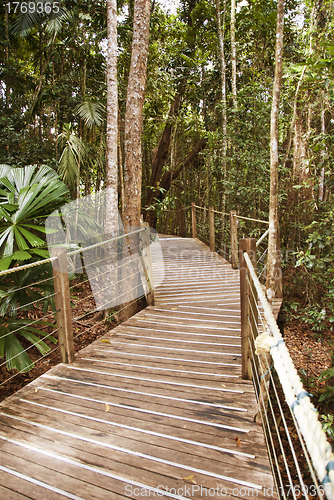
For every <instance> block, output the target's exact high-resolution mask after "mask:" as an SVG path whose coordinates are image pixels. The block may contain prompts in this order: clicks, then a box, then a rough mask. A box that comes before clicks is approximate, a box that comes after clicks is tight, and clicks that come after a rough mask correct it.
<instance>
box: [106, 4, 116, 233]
mask: <svg viewBox="0 0 334 500" xmlns="http://www.w3.org/2000/svg"><path fill="white" fill-rule="evenodd" d="M107 22H108V59H107V155H106V156H107V157H106V159H107V168H106V185H107V189H108V196H107V197H106V230H107V232H108V233H115V232H116V231H117V229H118V184H117V170H118V166H117V139H118V133H117V131H118V123H117V114H118V93H117V5H116V0H108V1H107Z"/></svg>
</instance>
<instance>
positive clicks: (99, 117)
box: [75, 100, 106, 128]
mask: <svg viewBox="0 0 334 500" xmlns="http://www.w3.org/2000/svg"><path fill="white" fill-rule="evenodd" d="M75 113H76V114H77V115H78V116H80V118H82V119H83V121H84V122H85V125H86V126H87V127H89V128H92V127H93V126H94V125H96V126H97V127H99V126H101V125H102V123H103V120H104V118H105V113H106V108H105V106H104V105H103V104H101V103H100V102H98V101H91V100H87V101H85V102H83V103H81V104H79V105H78V106H77V108H76V110H75Z"/></svg>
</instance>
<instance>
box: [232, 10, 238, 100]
mask: <svg viewBox="0 0 334 500" xmlns="http://www.w3.org/2000/svg"><path fill="white" fill-rule="evenodd" d="M231 64H232V96H233V106H234V109H237V108H238V103H237V49H236V44H235V0H231Z"/></svg>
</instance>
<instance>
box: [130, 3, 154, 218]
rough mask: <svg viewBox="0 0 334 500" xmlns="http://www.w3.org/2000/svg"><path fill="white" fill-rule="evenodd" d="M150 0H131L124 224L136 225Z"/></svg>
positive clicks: (139, 202) (140, 175) (139, 192)
mask: <svg viewBox="0 0 334 500" xmlns="http://www.w3.org/2000/svg"><path fill="white" fill-rule="evenodd" d="M149 22H150V0H135V6H134V22H133V38H132V54H131V65H130V73H129V83H128V88H127V99H126V110H125V140H124V191H125V193H124V221H125V223H126V225H127V226H138V225H139V224H140V208H141V180H142V148H141V133H142V125H143V106H144V96H145V87H146V67H147V55H148V40H149Z"/></svg>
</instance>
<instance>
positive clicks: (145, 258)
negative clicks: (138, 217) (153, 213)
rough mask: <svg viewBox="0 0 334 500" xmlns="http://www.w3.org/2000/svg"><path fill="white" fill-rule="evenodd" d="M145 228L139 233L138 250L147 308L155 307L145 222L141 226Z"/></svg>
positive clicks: (147, 226) (147, 230)
mask: <svg viewBox="0 0 334 500" xmlns="http://www.w3.org/2000/svg"><path fill="white" fill-rule="evenodd" d="M141 226H142V227H145V231H143V232H142V233H140V248H139V255H140V260H141V263H142V266H143V270H144V274H145V278H146V282H147V287H148V293H147V294H146V302H147V305H149V306H154V305H155V298H154V287H153V274H152V257H151V241H150V226H149V225H148V223H147V222H144V223H143V224H141Z"/></svg>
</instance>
